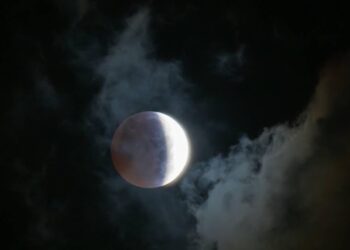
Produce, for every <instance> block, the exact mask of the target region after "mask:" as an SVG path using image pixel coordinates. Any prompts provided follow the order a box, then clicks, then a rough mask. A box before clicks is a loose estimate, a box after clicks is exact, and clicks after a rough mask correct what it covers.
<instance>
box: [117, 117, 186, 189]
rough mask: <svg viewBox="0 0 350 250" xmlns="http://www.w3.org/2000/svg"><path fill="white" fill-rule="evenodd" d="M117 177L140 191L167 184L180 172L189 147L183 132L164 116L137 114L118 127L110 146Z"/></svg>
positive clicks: (183, 166)
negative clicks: (140, 189)
mask: <svg viewBox="0 0 350 250" xmlns="http://www.w3.org/2000/svg"><path fill="white" fill-rule="evenodd" d="M111 154H112V161H113V165H114V167H115V169H116V170H117V172H118V173H119V174H120V176H121V177H122V178H123V179H124V180H126V181H127V182H129V183H131V184H133V185H135V186H138V187H142V188H155V187H161V186H165V185H168V184H170V183H172V182H174V181H175V180H177V179H178V177H179V176H180V175H181V174H182V173H183V171H184V170H185V167H186V165H187V163H188V160H189V154H190V145H189V141H188V138H187V135H186V133H185V131H184V129H183V128H182V127H181V126H180V125H179V124H178V122H177V121H175V120H174V119H173V118H171V117H170V116H168V115H165V114H163V113H160V112H152V111H147V112H141V113H137V114H135V115H132V116H130V117H129V118H127V119H126V120H125V121H124V122H122V123H121V125H120V126H119V127H118V129H117V130H116V132H115V133H114V135H113V139H112V144H111Z"/></svg>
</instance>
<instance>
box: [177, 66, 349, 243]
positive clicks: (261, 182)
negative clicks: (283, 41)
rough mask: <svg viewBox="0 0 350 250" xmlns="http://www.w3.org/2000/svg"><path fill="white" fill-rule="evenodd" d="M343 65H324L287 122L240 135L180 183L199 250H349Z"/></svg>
mask: <svg viewBox="0 0 350 250" xmlns="http://www.w3.org/2000/svg"><path fill="white" fill-rule="evenodd" d="M348 67H349V63H348V61H346V60H341V61H340V62H339V61H334V62H332V63H330V64H329V65H327V66H326V67H325V70H324V71H323V72H322V74H321V76H320V83H319V86H318V87H317V90H316V93H315V96H314V98H313V100H312V101H311V103H310V105H309V107H308V108H307V110H306V111H305V113H304V114H303V115H301V117H300V118H299V120H298V122H297V123H296V124H295V125H293V126H290V125H277V126H275V127H273V128H270V129H266V130H265V131H264V132H263V133H262V134H261V135H260V136H259V137H258V138H256V139H254V140H252V139H249V138H242V139H241V141H240V143H239V144H238V145H236V146H233V147H232V148H231V150H230V152H229V154H228V155H227V156H218V157H215V158H213V159H211V160H210V161H208V162H204V163H201V164H199V165H198V166H195V167H193V169H194V170H193V171H192V173H190V174H189V175H188V177H187V178H186V180H185V181H184V182H183V185H182V189H183V191H184V193H186V194H187V199H188V204H189V207H190V210H191V212H192V213H193V214H194V216H195V217H196V219H197V234H198V237H197V239H196V240H197V245H198V247H199V249H218V250H232V249H235V250H246V249H252V250H255V249H348V248H349V246H350V242H349V240H348V239H347V236H346V230H347V227H348V224H349V222H350V218H349V216H350V215H349V212H348V211H349V208H350V200H349V195H348V194H347V190H349V187H350V186H349V181H348V180H349V177H350V169H349V155H350V154H349V153H350V143H349V133H350V129H349V127H350V126H349V125H350V121H349V118H348V117H349V110H350V109H349V108H350V107H349V102H348V98H349V93H350V91H349V86H350V85H349V80H350V77H349V73H348Z"/></svg>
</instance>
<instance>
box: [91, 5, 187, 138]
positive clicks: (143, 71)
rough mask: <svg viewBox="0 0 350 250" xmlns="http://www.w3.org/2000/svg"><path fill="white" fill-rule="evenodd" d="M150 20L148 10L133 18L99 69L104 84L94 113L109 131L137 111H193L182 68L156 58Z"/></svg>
mask: <svg viewBox="0 0 350 250" xmlns="http://www.w3.org/2000/svg"><path fill="white" fill-rule="evenodd" d="M149 18H150V17H149V11H148V10H147V9H142V10H140V11H139V12H138V13H137V14H135V15H133V16H132V17H130V18H129V19H128V20H127V23H126V24H127V26H126V29H125V30H124V31H123V32H122V33H121V34H120V35H119V36H118V37H117V39H116V44H115V45H114V46H113V47H112V48H111V49H110V51H109V53H108V55H107V56H106V58H105V59H104V60H103V61H102V63H101V65H100V66H99V67H98V69H97V73H98V74H99V75H100V76H101V78H102V81H103V85H102V89H101V92H100V93H99V95H98V97H97V99H96V102H95V105H94V106H93V114H94V115H96V116H97V117H98V119H100V120H101V121H102V122H103V123H104V126H105V128H106V129H107V131H109V132H110V131H111V130H112V129H115V128H116V126H117V125H118V123H120V122H121V121H122V120H123V119H125V118H126V117H128V116H129V115H131V114H133V113H136V112H141V111H145V110H155V111H165V112H171V113H172V114H174V115H176V114H177V115H181V114H183V113H185V112H189V111H190V110H189V107H190V105H189V99H188V97H187V94H186V93H185V89H186V88H187V87H188V83H186V82H185V80H184V79H183V78H182V76H181V69H180V65H179V64H178V63H177V62H164V61H159V60H157V59H155V58H154V57H153V56H152V50H153V49H152V42H151V41H150V37H149V33H150V32H149V27H148V23H149Z"/></svg>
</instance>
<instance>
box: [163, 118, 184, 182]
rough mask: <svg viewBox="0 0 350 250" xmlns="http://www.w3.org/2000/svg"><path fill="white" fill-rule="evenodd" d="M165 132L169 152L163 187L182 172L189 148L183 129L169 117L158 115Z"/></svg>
mask: <svg viewBox="0 0 350 250" xmlns="http://www.w3.org/2000/svg"><path fill="white" fill-rule="evenodd" d="M158 115H159V119H160V121H161V123H162V126H163V128H164V131H165V141H166V148H167V149H168V151H169V152H170V154H169V159H168V164H167V167H166V169H167V174H166V179H165V181H164V185H167V184H169V183H171V182H172V181H174V180H175V179H176V178H177V177H178V176H179V175H180V174H181V173H182V171H183V170H184V168H185V166H186V165H187V161H188V159H189V153H190V146H189V141H188V138H187V135H186V133H185V131H184V129H183V128H182V127H181V126H180V125H179V124H178V123H177V122H176V121H175V120H174V119H173V118H171V117H170V116H168V115H165V114H162V113H158Z"/></svg>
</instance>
